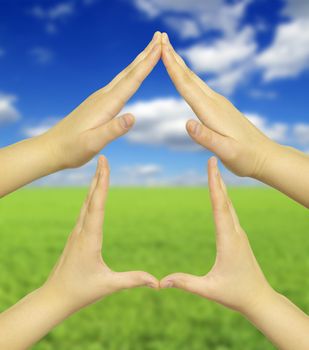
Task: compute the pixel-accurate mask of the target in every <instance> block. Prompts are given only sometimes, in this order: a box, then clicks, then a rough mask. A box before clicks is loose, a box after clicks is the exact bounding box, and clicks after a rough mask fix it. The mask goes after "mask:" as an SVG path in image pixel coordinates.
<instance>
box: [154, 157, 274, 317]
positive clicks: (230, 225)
mask: <svg viewBox="0 0 309 350" xmlns="http://www.w3.org/2000/svg"><path fill="white" fill-rule="evenodd" d="M208 177H209V188H210V195H211V201H212V206H213V213H214V219H215V225H216V244H217V256H216V261H215V264H214V266H213V268H212V269H211V271H210V272H209V273H208V274H206V275H205V276H202V277H199V276H193V275H189V274H183V273H176V274H172V275H169V276H167V277H165V278H164V279H163V280H162V281H161V282H160V286H161V288H167V287H175V288H181V289H184V290H186V291H188V292H191V293H195V294H198V295H200V296H202V297H204V298H207V299H210V300H213V301H216V302H218V303H220V304H223V305H225V306H227V307H229V308H231V309H234V310H237V311H243V312H244V311H245V310H247V309H250V308H252V307H253V306H254V305H255V304H258V303H260V302H262V299H263V298H264V297H265V296H266V295H269V294H270V293H272V289H271V287H270V286H269V284H268V282H267V281H266V279H265V277H264V275H263V273H262V271H261V269H260V267H259V265H258V263H257V261H256V259H255V257H254V254H253V252H252V250H251V247H250V244H249V242H248V239H247V236H246V234H245V232H244V231H243V229H242V228H241V226H240V224H239V221H238V218H237V215H236V212H235V210H234V208H233V205H232V203H231V201H230V200H229V198H228V195H227V191H226V187H225V185H224V183H223V181H222V178H221V175H220V173H219V169H218V167H217V161H216V158H211V159H210V161H209V165H208Z"/></svg>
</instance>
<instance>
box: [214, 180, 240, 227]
mask: <svg viewBox="0 0 309 350" xmlns="http://www.w3.org/2000/svg"><path fill="white" fill-rule="evenodd" d="M219 176H220V184H221V188H222V190H223V192H224V195H225V197H226V198H227V201H228V205H229V208H230V212H231V214H232V218H233V221H234V227H237V228H240V223H239V219H238V215H237V213H236V210H235V208H234V206H233V203H232V201H231V200H230V198H229V195H228V192H227V188H226V185H225V183H224V181H223V179H222V175H221V174H219Z"/></svg>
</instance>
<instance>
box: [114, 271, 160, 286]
mask: <svg viewBox="0 0 309 350" xmlns="http://www.w3.org/2000/svg"><path fill="white" fill-rule="evenodd" d="M113 284H114V285H115V288H116V289H117V290H121V289H129V288H136V287H148V288H153V289H159V281H158V280H157V279H156V278H155V277H154V276H152V275H151V274H149V273H148V272H144V271H128V272H114V273H113Z"/></svg>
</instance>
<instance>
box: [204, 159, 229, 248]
mask: <svg viewBox="0 0 309 350" xmlns="http://www.w3.org/2000/svg"><path fill="white" fill-rule="evenodd" d="M208 182H209V190H210V197H211V203H212V208H213V213H214V219H215V225H216V233H217V242H218V241H219V240H220V239H221V237H222V238H223V237H226V236H227V235H228V234H231V233H233V232H235V226H234V220H233V217H232V214H231V210H230V206H229V203H228V198H227V196H226V195H225V194H224V191H223V189H222V186H221V182H220V173H219V169H218V164H217V159H216V158H215V157H212V158H210V160H209V163H208Z"/></svg>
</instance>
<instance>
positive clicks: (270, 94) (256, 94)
mask: <svg viewBox="0 0 309 350" xmlns="http://www.w3.org/2000/svg"><path fill="white" fill-rule="evenodd" d="M249 96H251V97H253V98H256V99H267V100H273V99H275V98H277V97H278V94H277V93H276V92H275V91H270V90H269V91H267V90H259V89H252V90H250V91H249Z"/></svg>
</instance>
